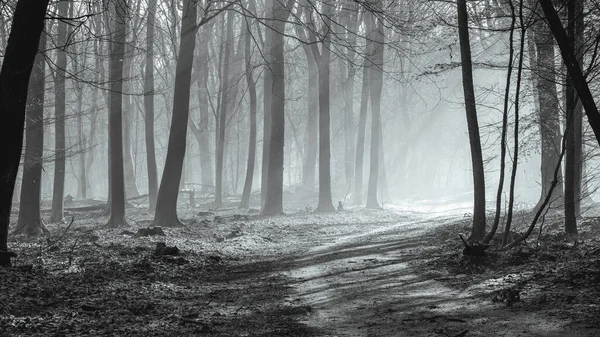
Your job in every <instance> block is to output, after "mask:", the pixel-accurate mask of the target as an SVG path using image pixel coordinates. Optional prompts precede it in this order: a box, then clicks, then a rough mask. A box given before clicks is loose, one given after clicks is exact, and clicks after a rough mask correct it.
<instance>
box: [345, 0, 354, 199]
mask: <svg viewBox="0 0 600 337" xmlns="http://www.w3.org/2000/svg"><path fill="white" fill-rule="evenodd" d="M345 6H348V7H345V8H344V12H345V17H344V20H343V22H344V25H345V26H346V43H347V44H348V47H347V48H346V53H345V55H344V56H345V58H346V63H347V67H348V70H347V73H346V74H347V76H346V78H345V79H344V177H345V178H346V185H347V187H348V191H350V188H351V186H352V182H353V180H354V173H355V172H354V167H353V166H354V153H355V149H354V147H355V145H356V144H355V143H354V129H355V125H354V76H355V74H356V67H355V66H354V59H355V54H356V53H355V51H354V48H355V47H356V34H355V33H354V32H355V31H356V26H357V18H356V12H357V10H358V9H357V7H356V5H355V4H354V3H349V4H346V5H345Z"/></svg>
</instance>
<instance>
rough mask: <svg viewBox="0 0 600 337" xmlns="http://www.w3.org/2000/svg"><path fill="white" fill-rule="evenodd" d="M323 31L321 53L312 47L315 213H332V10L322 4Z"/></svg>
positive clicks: (329, 6) (314, 45)
mask: <svg viewBox="0 0 600 337" xmlns="http://www.w3.org/2000/svg"><path fill="white" fill-rule="evenodd" d="M323 6H324V8H323V21H324V22H323V31H322V32H321V34H322V43H321V51H320V52H319V49H318V47H317V45H316V44H313V45H312V48H313V54H314V55H315V60H316V61H317V64H318V66H319V204H318V205H317V209H316V211H317V212H333V211H335V208H334V207H333V202H332V200H331V125H330V123H331V116H330V95H329V92H330V87H329V76H330V68H329V67H330V64H329V63H330V62H331V50H330V49H329V48H330V46H331V36H330V27H331V15H332V14H333V8H332V7H331V5H329V4H323Z"/></svg>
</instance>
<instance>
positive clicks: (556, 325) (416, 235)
mask: <svg viewBox="0 0 600 337" xmlns="http://www.w3.org/2000/svg"><path fill="white" fill-rule="evenodd" d="M453 219H454V220H456V217H454V218H453ZM447 221H449V218H444V217H438V218H434V217H427V218H424V217H423V216H412V217H408V218H407V219H406V220H404V221H400V222H398V223H396V224H393V225H390V224H374V225H373V226H369V227H370V229H369V230H366V231H365V229H364V228H360V229H359V230H358V231H359V232H361V233H359V234H353V233H355V232H356V228H354V230H353V228H352V226H351V225H349V227H348V233H346V235H343V236H340V235H336V236H335V237H328V238H320V239H321V242H319V243H318V244H317V245H316V246H314V247H312V248H311V249H309V250H308V252H307V253H305V254H302V256H300V257H298V258H296V259H295V260H294V261H293V262H292V264H291V266H290V267H289V270H288V271H287V272H286V273H285V274H286V276H288V277H289V278H291V279H292V280H293V281H292V286H293V288H294V289H295V290H296V294H295V295H294V297H292V298H290V299H289V300H290V302H291V303H293V304H296V305H306V306H310V308H311V312H310V315H308V316H307V319H306V320H305V322H304V323H306V324H307V325H308V326H309V327H314V328H317V330H318V331H323V334H322V336H458V335H460V333H461V332H465V331H466V330H468V332H466V333H465V334H464V336H597V335H598V333H599V331H598V330H596V329H593V331H592V329H589V328H587V329H586V328H585V327H576V326H573V324H571V322H569V321H564V320H560V319H557V318H553V317H548V316H547V315H542V314H538V313H536V312H531V311H529V312H528V311H523V310H519V311H516V310H511V308H510V307H507V306H506V305H505V304H496V303H493V302H492V301H491V300H490V299H489V296H488V298H487V299H486V298H482V296H481V295H482V292H485V290H483V291H482V290H481V289H479V290H477V291H476V292H475V291H469V290H467V291H458V290H455V289H451V288H448V287H447V286H445V285H443V284H442V283H441V282H438V281H435V280H432V279H431V278H428V277H427V276H425V273H423V270H420V269H419V268H422V267H419V263H416V264H415V263H414V262H418V261H419V260H420V259H422V257H421V254H420V253H421V252H423V251H424V250H426V249H428V247H430V245H431V244H430V242H431V240H429V238H430V237H428V235H427V229H430V228H431V226H432V225H441V224H443V223H444V222H447ZM476 295H477V296H476Z"/></svg>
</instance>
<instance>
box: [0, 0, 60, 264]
mask: <svg viewBox="0 0 600 337" xmlns="http://www.w3.org/2000/svg"><path fill="white" fill-rule="evenodd" d="M47 8H48V0H19V1H18V2H17V6H16V8H15V11H14V14H13V20H12V25H11V30H10V35H9V37H8V43H7V46H6V52H5V53H4V60H3V62H2V70H1V71H0V97H2V98H3V99H1V100H0V118H1V121H2V122H1V123H0V137H1V138H0V142H1V143H2V144H4V146H2V147H0V158H2V160H1V161H0V266H1V267H8V266H10V265H11V261H10V258H11V257H13V256H14V255H15V254H14V253H13V252H9V251H8V242H7V241H8V227H9V221H10V211H11V209H12V196H13V191H14V188H15V181H16V179H17V172H18V170H19V162H20V161H21V153H22V146H23V130H24V126H25V107H26V101H27V87H28V85H29V76H30V74H31V70H32V67H33V64H34V59H35V56H36V54H37V51H38V43H39V38H40V33H41V32H42V30H43V29H44V18H45V16H46V9H47Z"/></svg>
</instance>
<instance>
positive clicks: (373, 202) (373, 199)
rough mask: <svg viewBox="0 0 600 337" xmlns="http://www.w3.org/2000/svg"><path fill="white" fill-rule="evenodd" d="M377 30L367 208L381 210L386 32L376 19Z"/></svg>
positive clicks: (373, 72) (371, 89)
mask: <svg viewBox="0 0 600 337" xmlns="http://www.w3.org/2000/svg"><path fill="white" fill-rule="evenodd" d="M376 25H377V26H376V27H377V28H376V29H374V30H373V31H371V33H372V34H371V36H372V40H373V45H372V48H373V49H372V53H373V54H372V55H373V59H372V66H371V69H370V71H369V75H370V79H369V83H370V87H371V88H370V94H371V152H370V167H369V185H368V189H367V207H368V208H379V207H381V206H380V205H379V202H378V201H377V191H378V190H377V188H378V185H379V184H378V180H379V173H380V172H379V165H380V163H381V160H380V149H379V146H380V145H383V144H382V141H381V139H382V138H381V129H382V128H381V91H382V87H383V49H384V31H383V21H382V19H381V18H376Z"/></svg>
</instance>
